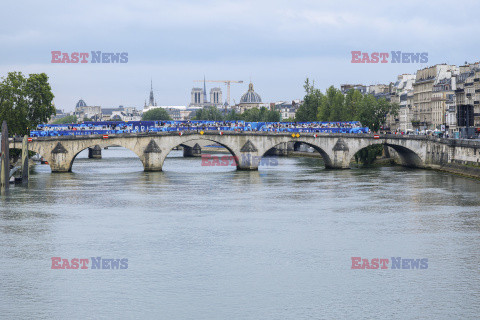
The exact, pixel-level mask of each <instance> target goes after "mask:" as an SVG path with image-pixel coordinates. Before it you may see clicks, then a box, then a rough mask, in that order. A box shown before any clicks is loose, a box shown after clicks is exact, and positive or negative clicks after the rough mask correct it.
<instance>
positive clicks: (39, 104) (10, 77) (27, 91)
mask: <svg viewBox="0 0 480 320" xmlns="http://www.w3.org/2000/svg"><path fill="white" fill-rule="evenodd" d="M53 97H54V95H53V93H52V89H51V87H50V84H49V83H48V77H47V75H46V74H45V73H39V74H35V73H33V74H30V75H29V76H28V78H26V77H25V76H24V75H23V74H22V73H21V72H9V73H8V74H7V76H6V77H5V78H2V79H1V81H0V123H2V122H3V120H6V121H7V124H8V131H9V133H11V134H19V135H25V134H28V133H29V128H34V127H36V126H37V125H38V124H40V123H46V122H47V121H48V120H49V119H50V117H51V116H52V115H54V114H55V107H54V106H53V104H52V100H53Z"/></svg>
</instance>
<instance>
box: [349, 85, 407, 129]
mask: <svg viewBox="0 0 480 320" xmlns="http://www.w3.org/2000/svg"><path fill="white" fill-rule="evenodd" d="M398 110H399V106H398V104H395V103H390V102H389V101H387V100H386V99H385V98H381V99H378V100H377V99H375V97H374V96H373V95H371V94H368V95H365V96H364V97H363V100H362V103H361V106H360V113H359V120H360V122H361V123H362V125H364V126H366V127H369V128H370V129H371V130H373V131H378V130H379V129H380V127H381V126H382V125H383V124H384V123H385V117H386V115H387V114H388V113H390V114H392V115H394V116H396V115H398Z"/></svg>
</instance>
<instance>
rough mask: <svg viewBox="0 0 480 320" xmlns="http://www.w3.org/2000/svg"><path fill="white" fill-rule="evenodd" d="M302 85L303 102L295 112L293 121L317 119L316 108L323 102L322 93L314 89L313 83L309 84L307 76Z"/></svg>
mask: <svg viewBox="0 0 480 320" xmlns="http://www.w3.org/2000/svg"><path fill="white" fill-rule="evenodd" d="M303 87H304V88H305V97H304V98H303V104H302V105H301V106H300V107H299V108H298V110H297V112H296V113H295V121H298V122H307V121H317V114H318V110H319V107H320V105H321V104H322V102H323V94H322V92H321V91H320V90H318V89H315V87H314V83H312V84H310V80H309V79H308V78H307V79H306V80H305V84H304V85H303Z"/></svg>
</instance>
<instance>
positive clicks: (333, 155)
mask: <svg viewBox="0 0 480 320" xmlns="http://www.w3.org/2000/svg"><path fill="white" fill-rule="evenodd" d="M193 140H207V141H209V142H214V143H217V144H219V145H221V146H223V147H225V148H226V149H227V150H228V151H229V152H230V153H231V154H232V155H233V156H235V157H236V159H237V169H238V170H257V169H258V165H259V163H260V161H261V158H262V157H263V156H264V155H265V153H266V152H267V151H269V150H270V149H272V148H274V147H278V146H282V145H286V143H288V142H300V143H304V144H306V145H308V146H310V147H313V148H314V149H315V150H317V151H318V152H319V153H320V154H321V155H322V157H323V159H324V162H325V166H326V167H327V168H331V169H345V168H349V167H350V162H351V161H352V159H353V157H354V155H355V153H357V152H358V151H359V150H361V149H363V148H365V147H367V146H370V145H374V144H384V145H386V146H389V147H391V148H393V149H394V150H395V151H397V153H398V155H399V157H400V160H401V163H402V165H404V166H408V167H418V168H429V167H430V168H439V167H441V166H443V165H445V164H448V163H461V164H466V163H476V164H477V165H478V164H479V161H480V155H479V152H477V151H478V150H477V149H479V148H480V143H479V142H478V141H468V140H453V139H438V138H432V137H427V136H411V135H406V136H405V135H381V136H380V137H379V138H378V139H375V138H374V136H373V135H369V134H350V133H348V134H346V133H316V134H314V133H300V134H299V137H296V136H295V137H292V134H290V133H289V134H287V133H273V132H222V134H221V133H220V132H219V131H206V132H204V133H203V134H201V133H199V132H197V131H183V132H181V134H180V133H179V132H155V133H137V134H132V133H124V134H116V135H113V134H112V135H109V136H108V139H104V138H103V136H102V135H91V136H58V137H39V138H33V140H32V141H31V142H29V143H28V149H29V150H30V151H34V152H36V153H38V154H40V155H41V156H43V157H44V159H46V160H47V161H48V163H49V164H50V167H51V169H52V172H69V171H71V170H72V164H73V161H74V160H75V157H76V156H77V155H78V154H79V153H80V152H81V151H82V150H85V149H87V148H92V147H94V146H96V145H99V146H101V147H105V146H112V145H119V146H122V147H125V148H127V149H129V150H131V151H133V152H134V153H135V154H136V155H137V156H138V157H139V158H140V160H141V161H142V163H143V166H144V170H145V171H161V170H162V166H163V162H164V161H165V158H166V157H167V155H168V154H169V152H170V151H171V150H172V149H173V148H175V147H177V146H179V145H188V144H189V143H191V142H192V141H193ZM10 148H17V149H18V148H21V141H20V140H19V139H15V140H14V139H10Z"/></svg>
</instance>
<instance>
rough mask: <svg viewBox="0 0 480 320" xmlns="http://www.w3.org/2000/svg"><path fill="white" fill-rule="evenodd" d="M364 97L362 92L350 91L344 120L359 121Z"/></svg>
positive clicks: (346, 99) (346, 97)
mask: <svg viewBox="0 0 480 320" xmlns="http://www.w3.org/2000/svg"><path fill="white" fill-rule="evenodd" d="M362 99H363V95H362V93H361V92H360V91H358V90H354V89H350V90H349V91H348V92H347V95H346V96H345V108H344V115H343V118H344V119H347V121H358V113H359V110H360V105H361V103H362Z"/></svg>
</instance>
